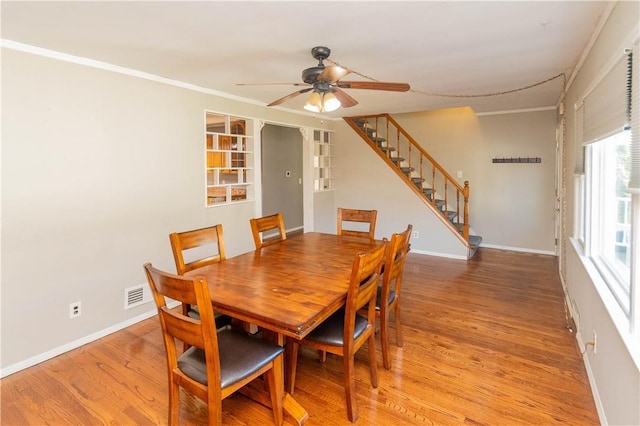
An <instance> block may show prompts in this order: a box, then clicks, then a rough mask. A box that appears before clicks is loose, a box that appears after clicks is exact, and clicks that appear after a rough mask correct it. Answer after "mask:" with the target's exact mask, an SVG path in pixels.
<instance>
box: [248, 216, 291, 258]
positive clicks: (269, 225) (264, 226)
mask: <svg viewBox="0 0 640 426" xmlns="http://www.w3.org/2000/svg"><path fill="white" fill-rule="evenodd" d="M249 222H250V223H251V232H252V233H253V242H254V243H255V246H256V250H259V249H261V248H262V247H265V246H268V245H271V244H276V243H279V242H280V241H284V240H286V239H287V231H285V228H284V219H283V218H282V213H281V212H278V213H276V214H272V215H270V216H264V217H259V218H253V219H250V220H249ZM272 230H278V235H276V236H273V237H272V236H268V237H266V238H265V237H264V234H262V233H263V232H267V231H272Z"/></svg>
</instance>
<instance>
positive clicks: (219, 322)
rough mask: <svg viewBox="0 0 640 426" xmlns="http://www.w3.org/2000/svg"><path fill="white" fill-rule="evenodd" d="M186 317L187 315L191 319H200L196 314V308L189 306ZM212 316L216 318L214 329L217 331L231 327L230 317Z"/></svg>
mask: <svg viewBox="0 0 640 426" xmlns="http://www.w3.org/2000/svg"><path fill="white" fill-rule="evenodd" d="M187 315H189V316H190V317H191V318H193V319H197V320H199V319H200V312H198V307H197V306H190V307H189V311H188V312H187ZM214 316H215V317H216V329H218V330H219V329H221V328H222V327H226V326H227V325H231V317H230V316H229V315H224V314H219V313H214Z"/></svg>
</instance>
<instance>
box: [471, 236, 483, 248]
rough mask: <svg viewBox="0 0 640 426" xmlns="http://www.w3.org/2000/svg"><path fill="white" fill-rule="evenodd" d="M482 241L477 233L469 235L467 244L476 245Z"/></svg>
mask: <svg viewBox="0 0 640 426" xmlns="http://www.w3.org/2000/svg"><path fill="white" fill-rule="evenodd" d="M480 243H482V237H481V236H479V235H469V245H472V246H475V247H478V246H479V245H480Z"/></svg>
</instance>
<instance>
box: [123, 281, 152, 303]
mask: <svg viewBox="0 0 640 426" xmlns="http://www.w3.org/2000/svg"><path fill="white" fill-rule="evenodd" d="M150 301H151V290H150V289H149V286H148V285H144V284H141V285H137V286H134V287H129V288H125V289H124V308H125V309H131V308H135V307H136V306H140V305H142V304H144V303H147V302H150Z"/></svg>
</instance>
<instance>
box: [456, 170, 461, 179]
mask: <svg viewBox="0 0 640 426" xmlns="http://www.w3.org/2000/svg"><path fill="white" fill-rule="evenodd" d="M457 176H458V178H460V179H462V170H458V175H457Z"/></svg>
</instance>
